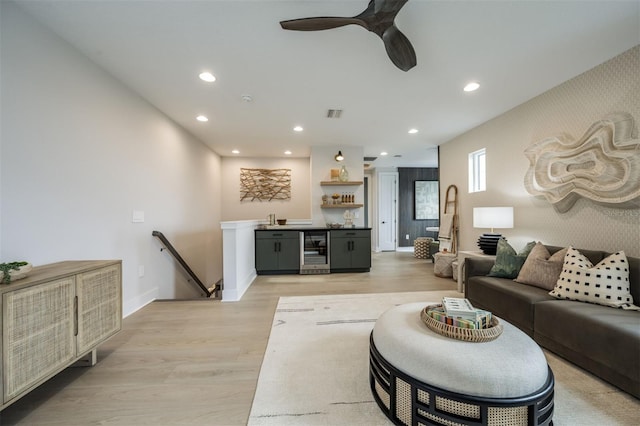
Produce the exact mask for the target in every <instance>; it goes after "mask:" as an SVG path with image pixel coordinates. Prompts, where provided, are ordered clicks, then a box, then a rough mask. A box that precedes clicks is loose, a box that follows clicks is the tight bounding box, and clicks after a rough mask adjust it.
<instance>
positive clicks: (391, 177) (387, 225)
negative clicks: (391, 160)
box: [378, 172, 398, 251]
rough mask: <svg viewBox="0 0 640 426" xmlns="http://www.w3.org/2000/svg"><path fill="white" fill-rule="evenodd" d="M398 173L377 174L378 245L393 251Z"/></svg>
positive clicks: (395, 237) (394, 246)
mask: <svg viewBox="0 0 640 426" xmlns="http://www.w3.org/2000/svg"><path fill="white" fill-rule="evenodd" d="M397 199H398V173H396V172H380V173H379V174H378V247H379V248H380V250H382V251H395V249H396V240H397V233H398V231H397V219H396V217H397V206H398V203H397Z"/></svg>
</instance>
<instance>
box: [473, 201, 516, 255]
mask: <svg viewBox="0 0 640 426" xmlns="http://www.w3.org/2000/svg"><path fill="white" fill-rule="evenodd" d="M473 227H474V228H489V229H491V232H489V233H484V234H482V235H481V236H480V238H478V246H479V247H480V249H481V250H482V251H483V253H484V254H491V255H493V254H496V248H497V246H498V240H499V239H500V237H502V234H498V233H495V232H493V229H494V228H499V229H507V228H513V207H474V208H473Z"/></svg>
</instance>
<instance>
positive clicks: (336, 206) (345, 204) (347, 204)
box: [320, 203, 364, 209]
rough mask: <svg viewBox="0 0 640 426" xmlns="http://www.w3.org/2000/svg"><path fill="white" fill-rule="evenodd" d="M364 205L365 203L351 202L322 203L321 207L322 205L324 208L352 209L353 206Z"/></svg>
mask: <svg viewBox="0 0 640 426" xmlns="http://www.w3.org/2000/svg"><path fill="white" fill-rule="evenodd" d="M363 206H364V204H349V203H342V204H322V205H320V207H322V208H323V209H352V208H357V207H363Z"/></svg>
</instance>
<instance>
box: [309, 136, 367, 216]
mask: <svg viewBox="0 0 640 426" xmlns="http://www.w3.org/2000/svg"><path fill="white" fill-rule="evenodd" d="M339 150H340V151H342V154H343V155H344V160H343V161H342V162H337V161H336V160H335V159H334V157H335V155H336V154H337V153H338V151H339ZM341 166H345V168H346V169H347V171H348V173H349V180H350V181H360V182H362V181H363V180H364V148H363V147H360V146H345V147H342V146H335V147H321V146H313V147H311V185H310V188H311V212H312V218H313V224H314V225H315V226H325V225H326V224H327V223H328V222H331V223H344V216H343V215H344V212H345V210H346V209H322V208H321V207H320V206H321V205H322V195H324V194H327V195H329V194H333V193H338V194H342V192H353V193H354V196H355V202H356V203H357V204H362V203H364V185H360V186H321V185H320V182H322V181H330V180H331V169H339V168H340V167H341ZM351 210H353V213H354V214H356V215H357V216H358V217H357V218H355V219H354V221H353V223H354V224H355V225H356V226H363V225H364V209H363V208H357V209H351Z"/></svg>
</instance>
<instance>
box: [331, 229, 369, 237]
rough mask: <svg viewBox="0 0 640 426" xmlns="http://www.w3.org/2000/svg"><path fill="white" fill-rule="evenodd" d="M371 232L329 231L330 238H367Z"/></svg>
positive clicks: (351, 230)
mask: <svg viewBox="0 0 640 426" xmlns="http://www.w3.org/2000/svg"><path fill="white" fill-rule="evenodd" d="M370 235H371V231H369V230H363V229H340V230H337V231H331V238H369V237H370Z"/></svg>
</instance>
